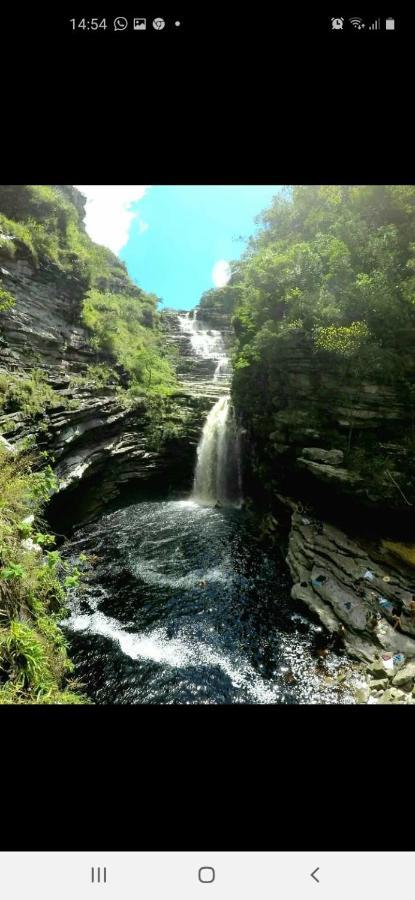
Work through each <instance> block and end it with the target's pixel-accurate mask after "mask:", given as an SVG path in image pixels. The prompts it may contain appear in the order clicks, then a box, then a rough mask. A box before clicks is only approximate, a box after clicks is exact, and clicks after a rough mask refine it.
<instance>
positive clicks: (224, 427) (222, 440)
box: [193, 396, 242, 506]
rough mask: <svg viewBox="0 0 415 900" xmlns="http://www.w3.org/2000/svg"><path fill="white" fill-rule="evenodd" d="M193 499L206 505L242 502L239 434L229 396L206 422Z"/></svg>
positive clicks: (200, 444) (198, 453) (199, 453)
mask: <svg viewBox="0 0 415 900" xmlns="http://www.w3.org/2000/svg"><path fill="white" fill-rule="evenodd" d="M193 498H194V499H195V500H197V501H198V502H199V503H202V504H205V505H207V506H213V505H214V504H215V503H216V502H219V503H220V504H223V505H225V506H239V505H240V503H241V500H242V483H241V463H240V443H239V433H238V428H237V424H236V421H235V413H234V409H233V406H232V402H231V399H230V397H229V396H225V397H221V398H220V399H219V400H218V401H217V403H215V405H214V406H213V407H212V409H211V410H210V413H209V415H208V417H207V419H206V422H205V426H204V429H203V432H202V436H201V439H200V441H199V446H198V448H197V465H196V472H195V477H194V483H193Z"/></svg>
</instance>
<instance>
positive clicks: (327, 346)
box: [313, 322, 369, 356]
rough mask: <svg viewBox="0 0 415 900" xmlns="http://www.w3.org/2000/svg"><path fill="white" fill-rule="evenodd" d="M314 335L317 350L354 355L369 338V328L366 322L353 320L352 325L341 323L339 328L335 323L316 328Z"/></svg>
mask: <svg viewBox="0 0 415 900" xmlns="http://www.w3.org/2000/svg"><path fill="white" fill-rule="evenodd" d="M313 335H314V346H315V349H316V350H326V351H327V353H338V354H340V355H341V356H354V355H355V354H356V353H357V351H358V350H359V349H360V348H361V347H362V345H363V344H364V342H365V341H366V340H367V339H368V337H369V330H368V327H367V325H366V323H365V322H352V324H351V325H348V326H346V325H340V326H339V327H337V328H336V326H335V325H328V326H327V327H326V328H322V327H320V328H316V329H315V331H314V333H313Z"/></svg>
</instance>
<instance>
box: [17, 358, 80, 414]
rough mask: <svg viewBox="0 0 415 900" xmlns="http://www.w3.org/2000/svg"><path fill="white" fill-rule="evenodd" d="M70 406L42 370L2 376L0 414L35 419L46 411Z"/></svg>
mask: <svg viewBox="0 0 415 900" xmlns="http://www.w3.org/2000/svg"><path fill="white" fill-rule="evenodd" d="M66 406H69V401H68V399H67V398H66V397H62V395H61V394H59V393H57V392H56V391H54V390H53V388H52V387H51V386H50V385H49V384H48V382H47V379H46V376H45V374H44V373H43V372H42V370H41V369H33V370H32V371H31V372H30V374H29V375H24V376H22V377H19V376H18V375H11V374H7V375H0V413H14V412H22V413H23V414H24V415H25V416H27V417H28V418H33V417H35V416H38V415H39V414H41V413H44V412H45V411H46V410H48V409H49V410H51V409H56V408H57V407H66Z"/></svg>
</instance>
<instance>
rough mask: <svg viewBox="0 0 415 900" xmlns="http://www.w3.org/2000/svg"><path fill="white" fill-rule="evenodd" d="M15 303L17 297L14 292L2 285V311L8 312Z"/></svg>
mask: <svg viewBox="0 0 415 900" xmlns="http://www.w3.org/2000/svg"><path fill="white" fill-rule="evenodd" d="M15 303H16V299H15V297H13V294H11V293H10V291H5V290H3V288H2V287H0V312H6V311H7V310H8V309H11V308H12V306H14V304H15Z"/></svg>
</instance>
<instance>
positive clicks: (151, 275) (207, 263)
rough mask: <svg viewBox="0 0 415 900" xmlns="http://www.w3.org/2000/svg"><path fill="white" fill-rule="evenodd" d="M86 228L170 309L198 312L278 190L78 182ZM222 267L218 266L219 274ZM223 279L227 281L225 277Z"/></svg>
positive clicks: (137, 281)
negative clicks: (202, 299) (197, 307)
mask: <svg viewBox="0 0 415 900" xmlns="http://www.w3.org/2000/svg"><path fill="white" fill-rule="evenodd" d="M78 187H79V188H80V190H81V191H82V192H83V193H84V194H86V196H87V198H88V204H87V230H88V232H89V234H90V235H91V237H92V238H93V240H95V241H97V242H98V243H103V244H105V245H106V246H109V247H110V248H111V249H112V250H114V251H115V252H116V253H118V255H119V256H120V258H121V259H122V260H123V262H125V264H126V266H127V269H128V272H129V274H130V276H131V277H132V278H133V279H134V281H136V283H137V284H139V285H140V287H142V288H143V289H144V290H146V291H150V292H152V293H154V294H157V295H158V296H159V297H161V298H162V300H163V301H164V303H163V304H162V306H161V308H163V306H169V307H174V308H176V309H191V308H192V307H194V306H195V305H196V304H197V303H198V301H199V299H200V296H201V294H202V293H203V292H204V291H207V290H209V289H210V288H212V287H214V286H215V284H214V277H213V273H214V271H215V273H216V283H217V284H218V283H219V284H220V283H223V273H224V271H225V270H226V266H224V265H222V266H220V265H219V266H217V264H218V263H221V262H222V263H224V262H229V261H230V260H232V259H237V258H238V257H239V256H240V255H241V253H242V252H243V250H244V248H245V243H244V241H241V240H240V237H241V236H242V237H243V238H245V239H246V238H248V237H249V236H250V235H251V234H252V233H253V232H254V231H255V227H256V226H255V223H254V218H255V216H256V215H258V213H259V212H261V210H263V209H265V208H266V207H267V206H269V205H270V203H271V200H272V197H273V196H275V194H276V193H278V191H279V190H280V189H281V188H280V186H279V185H240V186H238V185H217V186H213V185H195V186H189V185H182V186H179V185H124V186H117V185H115V186H114V185H107V186H94V185H92V186H91V185H78ZM215 265H216V266H217V267H216V269H215V270H214V267H215ZM221 276H222V280H221Z"/></svg>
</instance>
